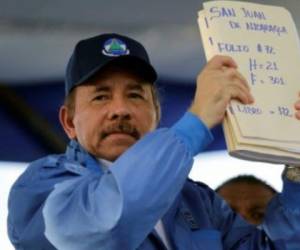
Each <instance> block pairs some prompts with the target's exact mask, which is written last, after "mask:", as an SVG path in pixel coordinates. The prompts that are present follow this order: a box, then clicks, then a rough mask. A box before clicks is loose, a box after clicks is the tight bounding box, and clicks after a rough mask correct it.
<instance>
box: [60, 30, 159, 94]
mask: <svg viewBox="0 0 300 250" xmlns="http://www.w3.org/2000/svg"><path fill="white" fill-rule="evenodd" d="M109 64H117V65H123V66H124V67H127V68H130V69H131V70H133V71H136V72H138V73H140V74H141V76H143V77H144V78H145V79H146V80H148V81H149V82H150V83H154V82H155V81H156V79H157V73H156V71H155V69H154V68H153V66H152V65H151V63H150V59H149V56H148V54H147V51H146V49H145V48H144V46H143V45H142V44H141V43H139V42H138V41H136V40H134V39H132V38H129V37H126V36H123V35H119V34H103V35H98V36H95V37H91V38H88V39H84V40H81V41H79V42H78V43H77V44H76V46H75V48H74V51H73V53H72V55H71V58H70V60H69V62H68V65H67V70H66V77H65V94H66V95H68V94H69V93H70V91H71V90H72V89H73V88H74V87H76V86H78V85H80V84H83V83H84V82H85V81H87V80H88V79H89V78H90V77H92V76H93V75H95V74H96V73H97V72H99V71H100V70H101V69H102V68H103V67H104V66H107V65H109Z"/></svg>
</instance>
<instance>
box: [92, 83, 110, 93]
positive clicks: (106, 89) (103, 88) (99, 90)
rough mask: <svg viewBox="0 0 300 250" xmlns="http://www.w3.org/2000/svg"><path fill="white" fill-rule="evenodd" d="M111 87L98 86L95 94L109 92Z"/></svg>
mask: <svg viewBox="0 0 300 250" xmlns="http://www.w3.org/2000/svg"><path fill="white" fill-rule="evenodd" d="M109 90H110V87H109V86H105V85H100V86H99V85H98V86H96V87H95V88H94V90H93V92H101V91H109Z"/></svg>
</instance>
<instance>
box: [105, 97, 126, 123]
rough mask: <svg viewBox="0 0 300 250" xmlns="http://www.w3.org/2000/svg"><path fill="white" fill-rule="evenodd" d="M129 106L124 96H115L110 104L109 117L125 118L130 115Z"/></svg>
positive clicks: (113, 118)
mask: <svg viewBox="0 0 300 250" xmlns="http://www.w3.org/2000/svg"><path fill="white" fill-rule="evenodd" d="M130 114H131V112H130V107H129V104H128V102H127V101H126V100H125V98H121V97H118V98H115V99H114V100H113V101H112V102H111V105H110V112H109V119H111V120H115V119H126V120H129V119H130V117H131V115H130Z"/></svg>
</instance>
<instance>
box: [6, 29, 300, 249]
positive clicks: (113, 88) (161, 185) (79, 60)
mask: <svg viewBox="0 0 300 250" xmlns="http://www.w3.org/2000/svg"><path fill="white" fill-rule="evenodd" d="M156 78H157V76H156V72H155V70H154V69H153V67H152V66H151V64H150V61H149V58H148V55H147V52H146V50H145V49H144V47H143V46H142V45H141V44H140V43H138V42H137V41H135V40H133V39H131V38H128V37H125V36H121V35H118V34H104V35H100V36H96V37H93V38H89V39H86V40H83V41H80V42H79V43H78V44H77V45H76V47H75V50H74V52H73V54H72V56H71V59H70V61H69V64H68V67H67V73H66V102H65V105H63V106H62V108H61V110H60V121H61V123H62V125H63V127H64V129H65V131H66V133H67V134H68V136H69V138H70V139H71V141H70V144H69V146H68V148H67V151H66V153H65V154H63V155H54V156H48V157H46V158H43V159H40V160H38V161H36V162H33V163H32V164H31V166H30V167H29V168H28V169H27V171H26V172H25V173H24V174H23V175H22V176H21V177H20V178H19V179H18V180H17V182H16V183H15V184H14V186H13V187H12V190H11V193H10V200H9V210H10V212H9V217H8V231H9V236H10V239H11V241H12V242H13V244H14V245H15V246H16V248H17V249H28V250H29V249H30V250H34V249H43V250H44V249H47V250H48V249H62V250H68V249H70V250H71V249H72V250H76V249H80V250H83V249H86V250H87V249H88V250H93V249H95V250H96V249H107V250H120V249H122V250H123V249H124V250H133V249H147V250H148V249H183V250H193V249H209V250H217V249H253V250H254V249H255V250H258V249H271V247H273V245H274V246H276V247H277V248H280V247H282V246H285V244H287V243H288V244H289V245H291V244H292V243H293V244H298V246H299V244H300V239H299V235H300V215H299V213H298V209H299V205H298V203H297V202H295V201H296V200H297V199H298V197H299V194H298V193H300V192H298V191H299V189H300V185H299V184H298V183H294V182H291V181H289V180H287V178H286V177H284V185H285V188H284V190H283V193H282V195H281V196H279V197H278V199H276V200H275V201H274V203H272V204H271V206H270V211H268V214H269V215H270V217H271V218H272V219H268V218H267V220H266V223H265V226H264V229H265V231H258V230H257V229H256V228H255V227H253V226H251V225H248V224H247V223H245V222H244V221H243V220H242V219H241V218H240V217H238V216H236V215H235V214H234V213H233V212H232V211H231V210H230V209H229V207H227V206H226V205H225V204H224V202H223V201H222V200H221V199H219V198H218V197H217V196H216V195H215V194H214V192H213V191H212V190H211V189H209V188H208V187H207V186H206V185H204V184H200V185H197V184H195V183H193V182H191V181H189V180H187V176H188V174H189V172H190V170H191V167H192V165H193V156H194V155H196V154H198V153H199V152H201V151H202V150H203V149H204V148H205V147H206V146H207V145H208V144H209V143H210V142H211V140H212V136H211V134H210V132H209V128H212V127H213V126H215V125H216V124H218V123H219V122H221V121H222V119H223V117H224V114H225V109H226V106H227V104H228V102H229V101H230V100H231V99H236V100H239V101H240V102H241V103H244V104H250V103H252V102H253V98H252V96H251V94H250V92H249V88H248V85H247V82H246V81H245V79H244V78H243V77H242V76H241V75H240V73H238V71H237V65H236V64H235V62H234V61H233V60H232V59H231V58H230V57H226V56H217V57H214V58H213V59H212V60H211V61H210V62H209V63H208V64H207V66H206V67H205V68H204V69H203V71H202V72H201V73H200V74H199V76H198V77H197V89H196V93H195V98H194V101H193V103H192V105H191V107H190V109H189V111H188V112H187V113H186V114H185V115H184V116H183V117H182V118H181V119H180V120H179V121H178V122H177V123H176V124H175V125H174V126H172V127H171V128H163V129H155V128H156V125H157V122H158V120H159V114H160V113H159V112H160V111H159V104H158V100H157V96H156V91H155V84H154V82H155V80H156ZM296 109H297V110H300V103H298V104H297V107H296ZM296 115H297V116H298V117H299V118H300V112H297V113H296ZM290 171H291V170H288V171H287V172H290ZM293 172H295V171H293ZM284 176H286V175H284Z"/></svg>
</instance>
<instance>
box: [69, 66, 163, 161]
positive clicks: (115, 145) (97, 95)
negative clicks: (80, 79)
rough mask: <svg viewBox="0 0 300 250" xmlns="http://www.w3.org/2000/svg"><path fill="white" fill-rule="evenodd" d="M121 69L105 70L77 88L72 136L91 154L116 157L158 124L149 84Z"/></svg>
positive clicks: (70, 133)
mask: <svg viewBox="0 0 300 250" xmlns="http://www.w3.org/2000/svg"><path fill="white" fill-rule="evenodd" d="M141 82H142V80H141V79H140V78H139V77H138V76H136V75H135V74H133V73H130V72H127V71H124V70H118V71H115V70H108V71H107V70H106V71H104V72H102V73H101V74H98V75H96V76H95V77H94V78H93V79H92V80H90V81H89V82H87V83H85V84H82V85H80V86H78V87H76V89H74V91H76V92H75V103H74V115H73V117H72V119H71V122H69V123H70V125H71V126H69V127H71V128H69V129H66V128H65V130H66V132H67V134H68V136H69V137H70V138H71V139H77V140H78V142H79V143H80V144H81V145H82V146H83V147H84V148H85V149H86V150H87V151H88V152H89V153H91V154H92V155H94V156H96V157H98V158H103V159H106V160H109V161H114V160H116V159H117V158H118V157H119V156H120V155H121V154H122V153H123V152H124V151H125V150H127V149H128V148H129V147H130V146H131V145H133V144H134V143H135V142H136V141H137V140H138V139H139V138H141V137H142V136H144V135H145V134H146V133H147V132H149V131H151V130H153V129H155V127H156V125H157V118H158V117H157V115H158V114H157V110H156V108H155V105H154V100H153V93H152V91H151V87H152V86H151V85H150V84H146V83H144V84H143V83H141Z"/></svg>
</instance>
